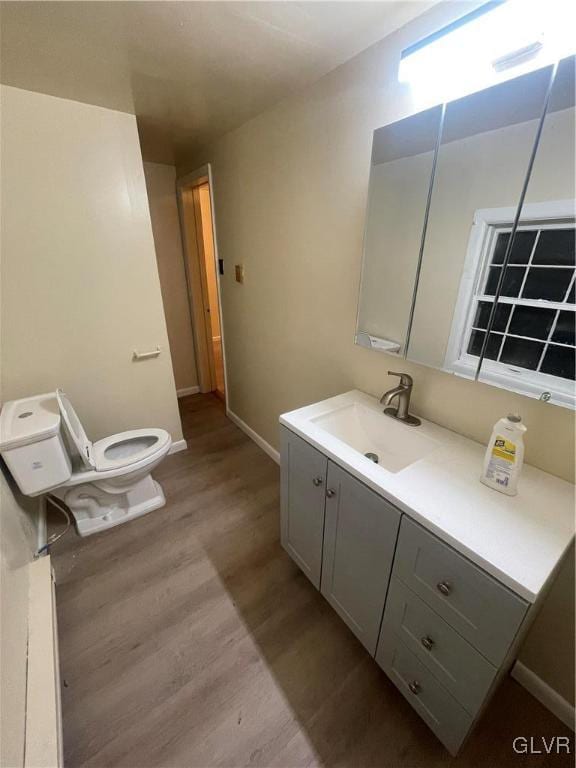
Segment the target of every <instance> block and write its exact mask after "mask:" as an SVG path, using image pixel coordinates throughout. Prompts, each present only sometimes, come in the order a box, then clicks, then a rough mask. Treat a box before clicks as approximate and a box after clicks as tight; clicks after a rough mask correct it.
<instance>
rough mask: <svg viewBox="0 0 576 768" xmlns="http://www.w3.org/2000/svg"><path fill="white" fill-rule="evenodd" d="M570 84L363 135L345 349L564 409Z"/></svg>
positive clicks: (542, 80)
mask: <svg viewBox="0 0 576 768" xmlns="http://www.w3.org/2000/svg"><path fill="white" fill-rule="evenodd" d="M574 72H575V59H574V57H570V58H569V59H565V60H563V61H562V62H560V64H559V65H558V66H551V67H547V68H544V69H541V70H537V71H534V72H531V73H529V74H527V75H523V76H521V77H517V78H515V79H512V80H508V81H506V82H504V83H501V84H499V85H497V86H494V87H493V88H489V89H486V90H484V91H480V92H477V93H474V94H472V95H470V96H466V97H464V98H462V99H458V100H456V101H453V102H450V103H448V104H445V105H442V106H439V107H436V108H434V109H430V110H427V111H426V112H422V113H419V114H417V115H414V116H412V117H409V118H406V119H404V120H401V121H399V122H397V123H394V124H392V125H388V126H384V127H383V128H379V129H378V130H376V131H375V132H374V137H373V146H372V165H371V173H370V188H369V199H368V206H367V216H366V232H365V243H364V258H363V265H362V278H361V286H360V297H359V306H358V323H357V330H356V342H357V343H358V344H360V345H361V346H364V347H368V348H370V349H374V350H377V351H383V352H387V353H388V354H392V355H395V356H397V357H404V358H406V359H408V360H412V361H414V362H417V363H421V364H424V365H428V366H431V367H434V368H438V369H441V370H443V371H445V372H449V373H453V374H456V375H459V376H464V377H467V378H471V379H477V380H480V381H482V382H485V383H489V384H492V385H495V386H499V387H504V388H506V389H510V390H512V391H515V392H520V393H522V394H525V395H528V396H531V397H537V398H540V399H543V400H548V401H550V402H552V403H556V404H559V405H564V406H567V407H572V408H573V407H574V406H575V397H574V390H575V388H574V379H575V375H574V358H575V343H574V325H575V309H576V306H575V303H574V291H575V285H574V281H575V272H576V263H575V251H576V248H575V197H576V191H575V178H574V168H575V162H576V161H575V147H574V145H575V120H574V115H575V110H574V88H575V83H574Z"/></svg>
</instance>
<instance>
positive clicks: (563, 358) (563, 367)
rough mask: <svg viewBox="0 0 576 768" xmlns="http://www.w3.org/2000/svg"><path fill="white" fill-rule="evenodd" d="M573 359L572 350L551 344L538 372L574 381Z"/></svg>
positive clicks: (573, 353) (573, 351) (573, 352)
mask: <svg viewBox="0 0 576 768" xmlns="http://www.w3.org/2000/svg"><path fill="white" fill-rule="evenodd" d="M574 358H575V350H574V349H571V348H570V347H555V346H554V345H553V344H551V345H550V346H549V347H548V349H547V350H546V354H545V355H544V360H543V361H542V367H541V368H540V370H541V371H542V372H543V373H549V374H551V375H552V376H560V377H561V378H563V379H570V380H571V381H574Z"/></svg>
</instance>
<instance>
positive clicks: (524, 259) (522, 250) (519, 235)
mask: <svg viewBox="0 0 576 768" xmlns="http://www.w3.org/2000/svg"><path fill="white" fill-rule="evenodd" d="M536 234H537V233H536V232H535V231H532V232H526V231H522V232H516V237H515V238H514V245H513V246H512V253H511V254H510V261H509V262H508V264H528V261H529V260H530V254H531V253H532V248H534V241H535V240H536Z"/></svg>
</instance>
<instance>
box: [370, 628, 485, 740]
mask: <svg viewBox="0 0 576 768" xmlns="http://www.w3.org/2000/svg"><path fill="white" fill-rule="evenodd" d="M376 660H377V661H378V663H379V664H380V666H381V667H382V669H383V670H384V672H386V674H387V675H388V677H389V678H390V679H391V680H392V682H393V683H394V684H395V685H396V687H397V688H398V689H399V690H400V693H402V695H403V696H404V698H405V699H407V700H408V701H409V703H410V704H412V706H413V707H414V709H415V710H416V711H417V712H418V714H419V715H420V717H421V718H422V719H423V720H424V722H425V723H426V724H427V725H428V726H429V727H430V728H431V729H432V730H433V731H434V733H435V734H436V736H438V738H439V739H440V741H441V742H442V743H443V744H444V746H445V747H446V748H447V749H448V750H449V751H450V752H451V753H452V754H453V755H455V754H456V752H457V751H458V749H459V748H460V746H461V744H462V742H463V741H464V739H465V738H466V734H467V733H468V731H469V730H470V727H471V726H472V721H473V718H472V717H471V715H469V714H468V712H466V710H465V709H464V708H463V707H461V706H460V704H458V702H457V701H456V699H454V698H453V697H452V696H451V695H450V694H449V693H448V691H447V690H446V689H445V688H443V686H442V685H441V684H440V683H439V682H438V680H436V678H435V677H434V675H433V674H432V673H431V672H430V671H429V670H428V669H426V667H425V666H424V665H423V664H422V662H420V661H419V660H418V659H417V658H416V656H415V655H414V654H413V653H412V652H411V651H409V650H408V648H407V647H406V646H405V645H404V643H402V641H401V640H399V639H398V638H397V637H396V635H394V633H392V632H388V633H386V634H385V635H383V636H382V638H381V642H380V643H379V644H378V652H377V654H376Z"/></svg>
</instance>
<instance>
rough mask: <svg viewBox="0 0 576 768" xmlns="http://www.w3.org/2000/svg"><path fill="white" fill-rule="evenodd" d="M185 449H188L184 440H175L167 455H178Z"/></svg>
mask: <svg viewBox="0 0 576 768" xmlns="http://www.w3.org/2000/svg"><path fill="white" fill-rule="evenodd" d="M186 448H188V443H187V442H186V440H175V441H174V442H173V443H172V445H171V446H170V450H169V451H168V453H180V451H185V450H186Z"/></svg>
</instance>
